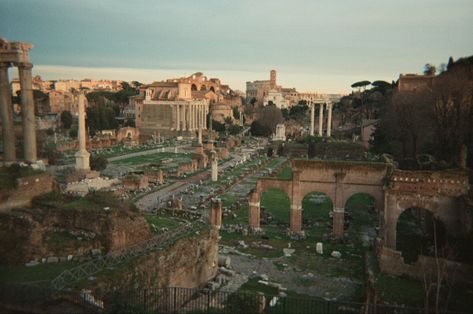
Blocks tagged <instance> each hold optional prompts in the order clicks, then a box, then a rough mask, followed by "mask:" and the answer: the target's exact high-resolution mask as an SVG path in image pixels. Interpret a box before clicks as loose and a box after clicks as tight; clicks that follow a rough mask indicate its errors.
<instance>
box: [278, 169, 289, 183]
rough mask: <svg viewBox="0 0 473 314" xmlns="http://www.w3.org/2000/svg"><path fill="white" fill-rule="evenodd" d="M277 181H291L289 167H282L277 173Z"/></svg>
mask: <svg viewBox="0 0 473 314" xmlns="http://www.w3.org/2000/svg"><path fill="white" fill-rule="evenodd" d="M278 179H283V180H289V179H292V168H291V166H286V167H284V168H283V169H282V170H281V172H279V173H278Z"/></svg>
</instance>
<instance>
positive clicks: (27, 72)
mask: <svg viewBox="0 0 473 314" xmlns="http://www.w3.org/2000/svg"><path fill="white" fill-rule="evenodd" d="M32 68H33V65H32V64H31V63H20V64H18V72H19V75H20V86H21V104H22V106H21V113H22V119H23V144H24V151H25V160H26V161H29V162H36V158H37V155H36V121H35V114H34V99H33V84H32V81H31V80H32V78H31V69H32Z"/></svg>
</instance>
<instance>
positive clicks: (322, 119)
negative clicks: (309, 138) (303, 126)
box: [319, 104, 324, 136]
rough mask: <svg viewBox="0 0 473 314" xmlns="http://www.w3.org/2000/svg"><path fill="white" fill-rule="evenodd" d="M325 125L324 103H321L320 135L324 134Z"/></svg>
mask: <svg viewBox="0 0 473 314" xmlns="http://www.w3.org/2000/svg"><path fill="white" fill-rule="evenodd" d="M323 126H324V104H320V109H319V136H323V135H324V133H323Z"/></svg>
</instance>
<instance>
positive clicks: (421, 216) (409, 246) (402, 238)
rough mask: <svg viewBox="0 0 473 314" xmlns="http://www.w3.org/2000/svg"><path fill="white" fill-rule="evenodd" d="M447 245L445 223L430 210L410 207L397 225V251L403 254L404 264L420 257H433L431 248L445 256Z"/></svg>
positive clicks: (400, 217) (399, 218)
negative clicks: (444, 249) (444, 251)
mask: <svg viewBox="0 0 473 314" xmlns="http://www.w3.org/2000/svg"><path fill="white" fill-rule="evenodd" d="M445 243H446V229H445V225H444V223H443V222H442V221H441V220H440V219H439V218H438V217H435V215H434V214H433V213H432V212H431V211H430V210H428V209H425V208H421V207H410V208H407V209H405V210H404V211H403V212H402V213H401V214H400V215H399V217H398V220H397V223H396V251H399V252H401V254H402V257H403V258H404V262H406V263H412V262H415V261H416V260H417V258H418V256H419V255H430V256H433V255H434V254H433V253H434V252H433V251H432V250H431V247H432V246H434V247H435V248H436V249H437V254H438V256H439V257H445V256H443V250H442V248H443V247H444V245H445Z"/></svg>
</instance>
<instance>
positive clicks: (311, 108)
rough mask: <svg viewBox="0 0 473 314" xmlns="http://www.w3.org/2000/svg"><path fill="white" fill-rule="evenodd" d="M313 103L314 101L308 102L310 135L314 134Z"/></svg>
mask: <svg viewBox="0 0 473 314" xmlns="http://www.w3.org/2000/svg"><path fill="white" fill-rule="evenodd" d="M314 107H315V105H314V103H311V104H310V136H314V128H315V121H314V120H315V108H314Z"/></svg>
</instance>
